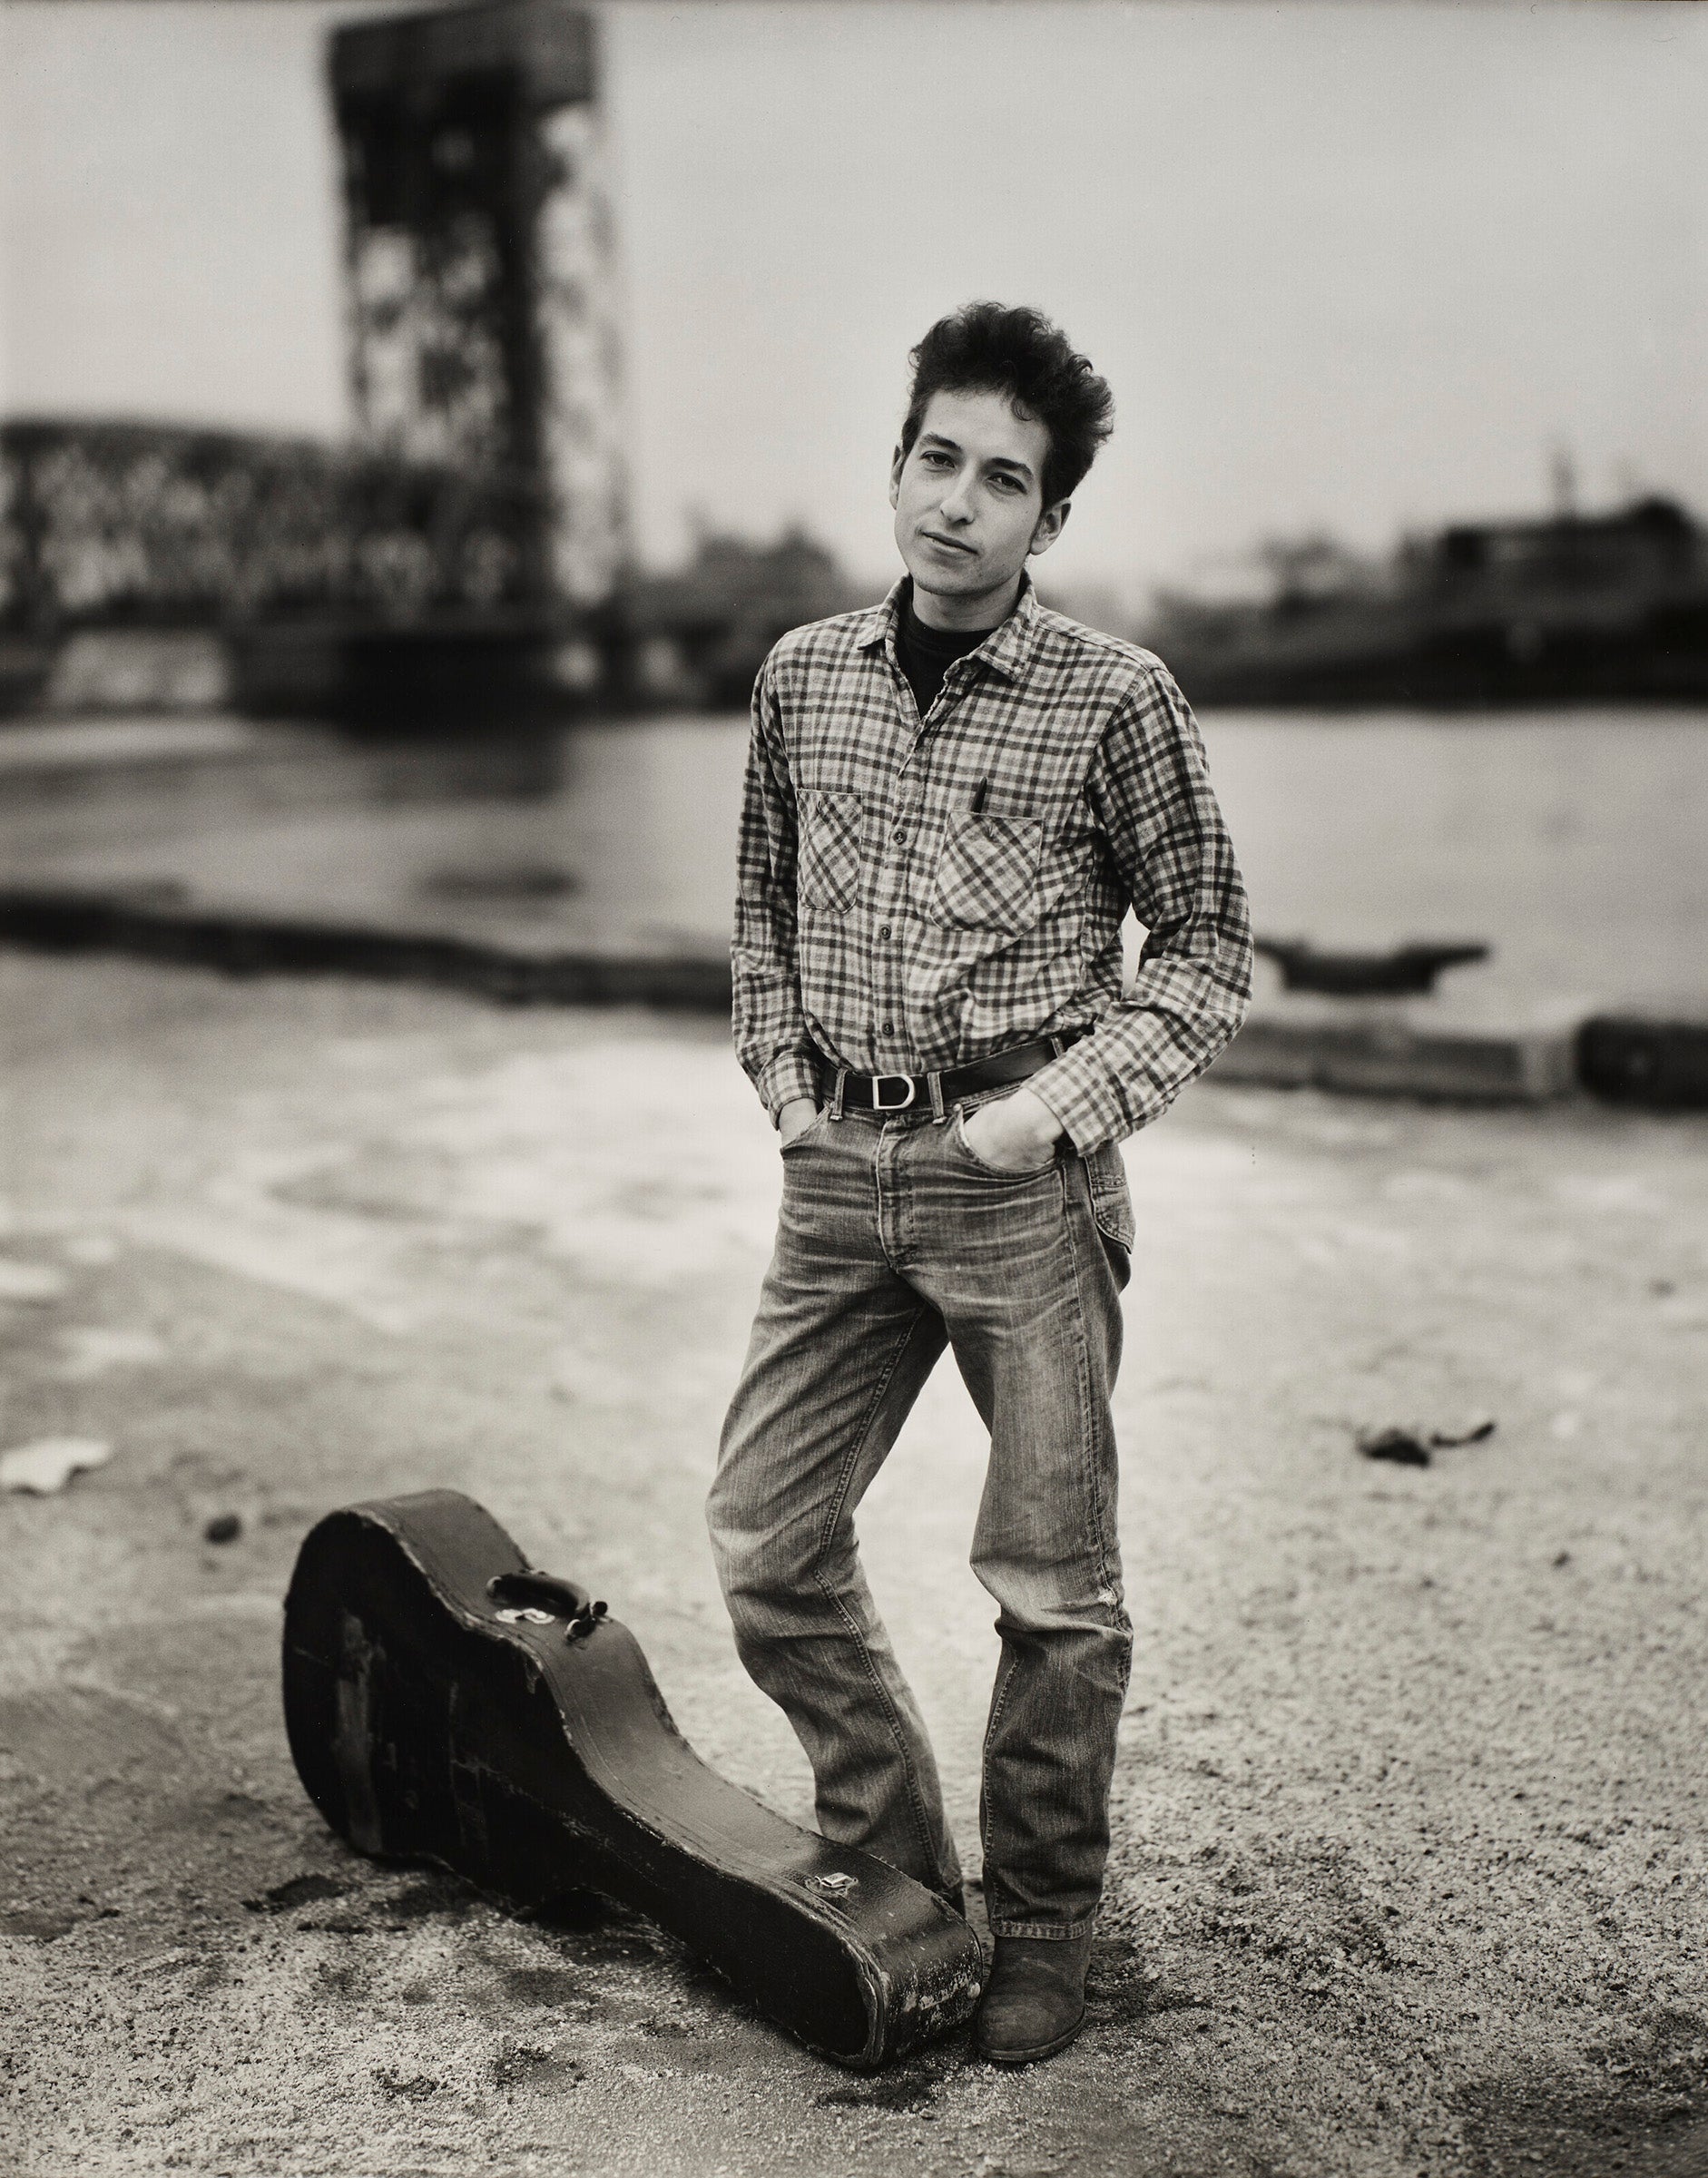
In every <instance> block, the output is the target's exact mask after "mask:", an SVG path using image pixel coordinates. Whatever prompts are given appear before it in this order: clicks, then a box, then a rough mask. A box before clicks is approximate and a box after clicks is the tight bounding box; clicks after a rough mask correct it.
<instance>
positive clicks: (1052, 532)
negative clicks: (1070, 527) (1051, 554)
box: [1026, 499, 1074, 555]
mask: <svg viewBox="0 0 1708 2178" xmlns="http://www.w3.org/2000/svg"><path fill="white" fill-rule="evenodd" d="M1073 511H1074V503H1073V501H1072V500H1071V499H1058V500H1057V501H1056V502H1055V505H1054V506H1046V507H1045V510H1044V512H1043V513H1042V514H1041V515H1039V516H1038V525H1037V527H1036V529H1035V530H1034V531H1033V532H1032V542H1031V544H1028V545H1027V546H1026V552H1027V554H1028V555H1033V554H1037V553H1040V552H1047V551H1048V550H1049V549H1050V546H1051V545H1052V544H1055V540H1056V538H1057V537H1059V536H1060V535H1061V534H1062V532H1063V530H1064V529H1065V527H1066V525H1067V517H1068V516H1069V515H1071V514H1072V513H1073Z"/></svg>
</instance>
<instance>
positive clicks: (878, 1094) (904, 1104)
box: [872, 1074, 918, 1112]
mask: <svg viewBox="0 0 1708 2178" xmlns="http://www.w3.org/2000/svg"><path fill="white" fill-rule="evenodd" d="M886 1082H899V1083H900V1084H901V1085H902V1087H903V1088H904V1089H905V1090H906V1091H907V1092H908V1094H907V1095H906V1096H901V1097H898V1098H897V1100H896V1102H895V1103H894V1104H886V1103H885V1102H884V1084H885V1083H886ZM917 1094H918V1087H917V1085H916V1084H915V1082H914V1078H913V1076H912V1075H911V1074H873V1076H872V1110H873V1111H874V1112H905V1111H906V1110H907V1109H908V1105H909V1104H912V1102H913V1100H914V1098H915V1096H916V1095H917Z"/></svg>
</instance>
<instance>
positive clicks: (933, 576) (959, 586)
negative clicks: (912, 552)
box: [908, 559, 993, 597]
mask: <svg viewBox="0 0 1708 2178" xmlns="http://www.w3.org/2000/svg"><path fill="white" fill-rule="evenodd" d="M908 574H910V575H912V577H913V586H914V588H915V589H916V590H922V591H924V593H925V594H926V595H927V596H928V597H977V596H978V595H979V594H980V593H981V592H983V591H986V590H988V589H990V588H992V587H993V584H991V581H990V578H989V576H988V575H987V573H986V571H985V569H984V568H983V567H981V566H980V565H979V564H978V562H977V560H973V559H969V560H968V561H967V564H966V565H965V566H963V567H957V566H954V565H952V564H949V563H948V562H947V561H944V560H935V559H934V560H933V561H932V562H931V564H929V566H924V565H921V564H918V562H915V563H912V564H909V566H908Z"/></svg>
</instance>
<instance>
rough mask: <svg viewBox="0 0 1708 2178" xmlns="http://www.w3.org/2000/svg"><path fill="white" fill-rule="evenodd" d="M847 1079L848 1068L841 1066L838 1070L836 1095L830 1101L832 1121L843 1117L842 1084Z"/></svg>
mask: <svg viewBox="0 0 1708 2178" xmlns="http://www.w3.org/2000/svg"><path fill="white" fill-rule="evenodd" d="M847 1079H848V1068H847V1067H846V1066H839V1067H838V1068H837V1070H836V1094H835V1095H834V1096H833V1097H832V1098H831V1099H830V1117H831V1118H832V1119H840V1118H841V1116H842V1084H843V1083H844V1082H846V1081H847Z"/></svg>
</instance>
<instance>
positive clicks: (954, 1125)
mask: <svg viewBox="0 0 1708 2178" xmlns="http://www.w3.org/2000/svg"><path fill="white" fill-rule="evenodd" d="M974 1108H975V1110H977V1108H978V1107H977V1106H975V1107H974ZM966 1122H967V1107H966V1106H965V1105H964V1104H957V1105H956V1107H955V1117H954V1119H953V1120H952V1121H951V1122H950V1123H949V1140H950V1141H951V1142H952V1143H954V1144H955V1146H956V1148H957V1150H959V1152H960V1153H961V1156H962V1159H963V1160H964V1161H965V1163H967V1164H970V1165H971V1166H972V1168H973V1170H974V1171H975V1172H983V1173H984V1174H985V1176H986V1178H987V1179H989V1180H1038V1179H1041V1178H1042V1177H1043V1175H1044V1174H1045V1172H1054V1171H1055V1163H1056V1152H1055V1150H1052V1151H1051V1152H1050V1153H1049V1155H1048V1156H1047V1157H1046V1158H1045V1161H1044V1163H1042V1164H1022V1165H1016V1166H1012V1167H1011V1166H1008V1165H1006V1164H990V1163H987V1161H986V1160H985V1159H984V1158H983V1157H981V1156H980V1155H979V1153H978V1152H977V1150H976V1149H975V1148H974V1147H973V1145H972V1143H970V1142H968V1141H967V1124H966Z"/></svg>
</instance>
